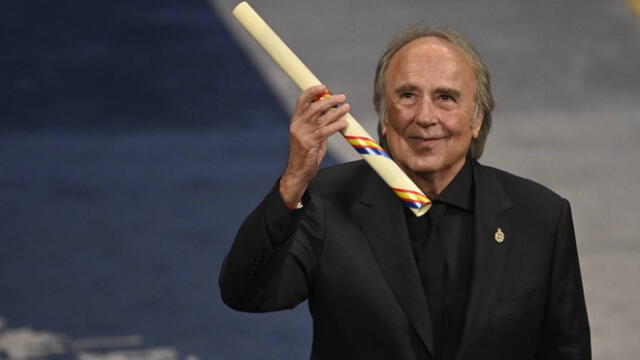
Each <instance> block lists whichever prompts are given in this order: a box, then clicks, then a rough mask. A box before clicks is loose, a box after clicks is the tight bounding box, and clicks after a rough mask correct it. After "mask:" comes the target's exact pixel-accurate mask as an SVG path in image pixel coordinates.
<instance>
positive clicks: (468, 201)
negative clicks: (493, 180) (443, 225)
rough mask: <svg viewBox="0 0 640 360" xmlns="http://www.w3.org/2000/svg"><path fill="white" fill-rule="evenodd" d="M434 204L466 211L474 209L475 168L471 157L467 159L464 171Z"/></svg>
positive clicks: (459, 173) (461, 170) (460, 172)
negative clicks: (442, 204)
mask: <svg viewBox="0 0 640 360" xmlns="http://www.w3.org/2000/svg"><path fill="white" fill-rule="evenodd" d="M434 202H436V203H445V204H448V205H453V206H456V207H459V208H462V209H465V210H472V209H473V168H472V166H471V159H470V158H469V157H467V158H465V162H464V165H463V166H462V169H460V171H459V172H458V174H456V176H455V177H454V178H453V180H452V181H451V182H450V183H449V185H447V187H446V188H445V189H444V190H443V191H442V192H441V193H440V195H439V196H438V197H437V198H435V199H434Z"/></svg>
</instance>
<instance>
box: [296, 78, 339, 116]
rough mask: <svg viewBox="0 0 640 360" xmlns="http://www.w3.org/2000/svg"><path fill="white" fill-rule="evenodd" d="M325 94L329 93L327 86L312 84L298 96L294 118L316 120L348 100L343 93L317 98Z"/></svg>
mask: <svg viewBox="0 0 640 360" xmlns="http://www.w3.org/2000/svg"><path fill="white" fill-rule="evenodd" d="M325 94H327V88H326V87H325V86H324V85H316V86H312V87H310V88H309V89H307V90H305V91H304V92H303V93H302V94H301V95H300V97H299V98H298V103H297V104H296V110H295V111H294V119H293V120H303V121H315V120H317V119H318V118H319V117H320V116H322V115H323V114H324V113H326V112H327V111H328V110H330V109H331V108H335V107H339V106H340V105H342V104H344V102H345V100H346V96H345V95H343V94H339V95H332V96H329V97H323V98H321V99H320V100H316V99H318V98H319V97H321V96H322V95H325Z"/></svg>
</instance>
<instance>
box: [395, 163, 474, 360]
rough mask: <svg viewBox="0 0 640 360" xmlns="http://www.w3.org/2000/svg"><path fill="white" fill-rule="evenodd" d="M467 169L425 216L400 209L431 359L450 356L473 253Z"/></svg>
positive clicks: (457, 336) (453, 352)
mask: <svg viewBox="0 0 640 360" xmlns="http://www.w3.org/2000/svg"><path fill="white" fill-rule="evenodd" d="M473 198H474V187H473V169H472V167H471V161H470V160H469V159H466V161H465V164H464V166H463V167H462V169H461V170H460V172H459V173H458V174H457V175H456V177H455V178H454V179H453V180H452V181H451V183H450V184H449V185H448V186H447V187H446V189H445V190H444V191H443V192H442V193H441V194H440V195H439V196H438V197H437V198H436V199H433V205H432V208H431V209H430V210H429V212H428V213H427V215H425V216H422V217H416V216H415V215H414V214H413V213H411V212H410V211H408V210H407V211H406V220H407V228H408V230H409V237H410V239H411V243H412V247H413V250H414V255H415V258H416V263H417V264H418V268H419V269H420V276H421V277H422V283H423V286H424V289H425V294H426V296H427V301H428V302H429V309H430V311H431V319H432V320H433V324H432V326H433V331H434V341H435V348H436V349H435V352H436V354H435V358H436V360H449V359H454V358H455V356H456V354H457V352H458V347H459V345H460V342H461V340H462V333H463V330H464V321H465V313H466V308H467V302H468V298H469V288H470V284H471V281H470V280H471V263H472V253H473Z"/></svg>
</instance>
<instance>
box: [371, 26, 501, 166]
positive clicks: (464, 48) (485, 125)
mask: <svg viewBox="0 0 640 360" xmlns="http://www.w3.org/2000/svg"><path fill="white" fill-rule="evenodd" d="M424 37H436V38H439V39H443V40H445V41H447V42H449V43H450V44H452V45H453V46H455V47H456V48H457V49H458V50H459V51H460V52H461V53H462V55H463V56H464V57H465V58H466V59H467V61H468V62H469V64H471V66H472V67H473V69H474V71H475V74H476V111H475V116H474V119H473V120H474V121H476V119H477V115H478V111H482V113H483V115H484V117H483V120H482V125H481V127H480V133H479V135H478V137H477V138H476V139H473V141H472V142H471V146H470V148H469V155H470V156H471V157H472V158H473V159H476V160H477V159H479V158H480V156H482V152H483V150H484V145H485V142H486V141H487V135H489V130H490V129H491V113H492V111H493V108H494V106H495V103H494V101H493V94H492V93H491V80H490V79H489V70H488V69H487V65H485V63H484V61H482V58H480V55H479V54H478V52H477V51H476V49H475V48H474V47H473V45H472V44H471V43H470V42H469V41H468V40H467V39H465V38H464V37H462V35H460V34H459V33H458V32H456V31H455V30H453V29H449V28H430V27H423V26H419V25H414V26H412V27H410V28H408V29H406V30H404V31H402V32H401V33H399V34H398V35H396V36H395V37H394V38H393V40H391V42H390V43H389V45H388V47H387V49H386V50H385V52H384V53H383V54H382V56H381V57H380V60H379V61H378V66H377V68H376V78H375V80H374V85H373V105H374V106H375V109H376V113H378V119H379V122H378V136H379V138H380V144H381V145H382V146H383V147H384V148H388V147H387V144H386V142H387V141H386V139H385V138H384V136H383V135H382V128H381V124H382V123H385V125H386V121H387V111H386V104H385V103H384V91H385V84H384V81H385V79H384V78H385V74H386V72H387V68H388V67H389V63H390V62H391V58H393V56H394V55H395V54H396V53H397V52H398V51H399V50H400V49H401V48H402V47H404V46H405V45H407V44H408V43H410V42H412V41H413V40H417V39H420V38H424Z"/></svg>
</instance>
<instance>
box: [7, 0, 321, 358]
mask: <svg viewBox="0 0 640 360" xmlns="http://www.w3.org/2000/svg"><path fill="white" fill-rule="evenodd" d="M0 18H1V21H0V23H1V24H2V25H1V26H2V31H1V32H0V39H1V45H2V49H3V50H2V55H1V56H0V77H1V78H0V79H1V80H2V84H3V86H2V87H0V122H1V123H0V242H1V246H0V248H1V250H0V358H10V357H11V356H12V354H13V355H15V354H16V351H19V350H20V346H22V347H23V348H24V346H25V341H26V342H27V343H28V342H29V341H32V342H34V343H38V341H40V342H41V343H43V342H44V343H46V341H44V340H42V339H43V338H44V337H46V336H48V339H49V349H48V350H47V349H46V346H44V345H43V346H44V347H45V349H40V352H39V353H38V351H36V350H33V349H32V350H33V351H36V353H38V354H40V355H38V356H39V357H37V358H43V359H77V358H78V359H79V358H81V357H82V353H86V352H91V353H94V354H102V355H103V356H105V358H107V356H108V355H109V354H114V351H118V350H124V351H129V352H128V353H127V352H125V353H124V354H132V352H131V351H134V350H135V351H145V350H146V351H147V352H148V353H147V354H148V355H149V356H148V357H147V358H149V359H152V358H153V359H159V358H160V357H158V356H156V357H154V356H155V355H153V354H152V350H153V349H158V348H161V347H163V348H170V349H171V351H173V354H174V355H175V356H174V358H176V359H257V358H261V359H284V358H287V359H289V358H306V357H308V354H309V348H310V342H311V329H310V320H309V316H308V315H307V311H306V305H304V304H303V305H301V306H299V307H298V309H296V310H294V311H288V312H280V313H274V314H261V315H257V314H242V313H238V312H235V311H233V310H231V309H228V308H226V307H225V306H224V305H223V304H222V302H221V300H220V296H219V291H218V287H217V277H218V271H219V268H220V264H221V262H222V259H223V256H224V254H225V253H226V251H227V250H228V248H229V246H230V244H231V241H232V239H233V236H234V234H235V231H236V229H237V227H238V225H239V224H240V222H241V221H242V219H243V218H244V216H245V215H246V214H247V213H248V212H249V211H250V210H251V209H252V208H253V207H254V206H255V205H256V204H257V202H258V201H259V200H260V199H261V198H262V196H263V195H264V194H265V193H266V192H267V191H268V189H269V188H270V187H271V186H272V185H273V184H274V182H275V180H276V178H277V177H278V175H279V174H280V172H281V171H282V169H283V167H284V165H285V162H286V155H287V128H288V116H287V114H286V113H285V111H284V110H283V109H282V108H280V107H279V105H278V103H277V101H276V99H275V98H274V96H273V94H272V93H271V91H270V90H269V89H268V88H267V87H266V85H265V84H264V81H263V80H262V79H261V77H260V75H259V74H258V72H257V71H256V70H255V69H254V68H253V66H252V64H251V63H250V62H249V61H248V60H247V58H246V56H245V55H244V53H243V52H242V51H241V50H240V49H239V48H238V46H237V45H236V44H235V43H234V41H233V40H232V39H231V38H230V36H229V34H228V33H227V32H226V30H225V29H224V28H223V26H222V24H221V22H220V20H219V19H218V18H217V17H216V15H215V13H214V12H213V11H212V10H211V9H210V8H209V7H208V4H207V2H206V1H204V0H202V1H197V0H188V1H187V0H183V1H170V0H144V1H143V0H136V1H124V0H112V1H104V2H96V1H87V2H82V1H69V0H65V1H43V0H34V1H13V2H6V1H5V2H2V3H0ZM20 331H22V334H27V335H29V336H30V337H29V336H27V337H26V339H27V340H24V339H25V338H22V340H21V341H22V343H20V341H18V340H16V339H18V338H17V337H16V336H15V335H16V334H20ZM124 335H127V336H130V335H134V337H133V338H134V339H137V340H136V341H133V342H132V343H130V344H127V342H126V341H124V340H122V338H121V337H122V336H124ZM38 336H40V338H39V337H38ZM51 339H54V340H51ZM56 339H57V340H56ZM82 339H85V340H87V339H89V340H91V339H93V342H91V341H88V342H87V341H85V342H84V343H83V342H82V341H81V340H82ZM96 339H98V340H99V339H102V340H103V341H102V345H101V346H99V344H100V341H98V340H96ZM105 339H106V340H105ZM109 339H111V342H109V341H108V340H109ZM129 339H131V336H130V337H129ZM55 341H59V343H58V345H60V344H62V345H60V346H62V347H60V346H58V347H57V348H55V346H53V345H51V343H52V342H53V343H55ZM7 343H8V344H9V345H7ZM82 344H84V345H82ZM87 344H89V345H87ZM90 344H93V345H90ZM81 345H82V346H81ZM92 346H93V347H92ZM54 348H55V349H54ZM23 350H24V349H23ZM12 352H13V353H12ZM138 354H139V355H140V354H141V353H138ZM3 356H4V357H3ZM164 359H168V358H164Z"/></svg>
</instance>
